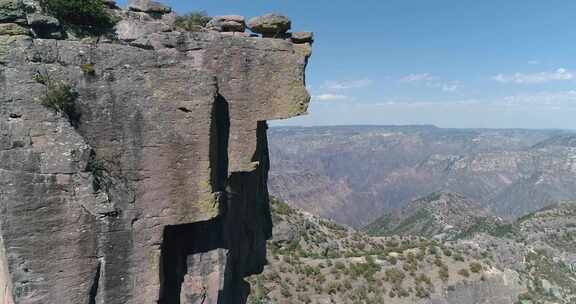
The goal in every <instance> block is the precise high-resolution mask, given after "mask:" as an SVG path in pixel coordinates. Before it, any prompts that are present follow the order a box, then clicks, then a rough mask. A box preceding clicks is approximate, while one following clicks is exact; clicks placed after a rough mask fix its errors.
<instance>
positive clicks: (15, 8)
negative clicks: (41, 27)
mask: <svg viewBox="0 0 576 304" xmlns="http://www.w3.org/2000/svg"><path fill="white" fill-rule="evenodd" d="M25 21H26V12H25V10H24V3H23V2H22V0H0V22H17V23H20V22H25Z"/></svg>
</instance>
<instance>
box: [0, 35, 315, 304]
mask: <svg viewBox="0 0 576 304" xmlns="http://www.w3.org/2000/svg"><path fill="white" fill-rule="evenodd" d="M128 43H129V44H128ZM309 55H310V46H309V44H293V43H291V42H289V41H286V40H280V39H267V38H246V37H236V36H233V35H224V34H222V33H217V32H210V33H181V32H177V31H169V32H164V31H163V32H158V33H151V34H143V35H141V36H139V37H135V38H134V39H132V38H131V39H128V40H127V41H126V42H121V41H120V42H113V43H90V44H87V43H81V42H77V41H67V40H44V39H33V38H31V37H28V36H19V35H16V36H0V236H1V238H0V284H1V285H2V286H0V302H1V303H14V304H32V303H38V304H39V303H43V304H47V303H55V304H56V303H64V304H66V303H70V304H82V303H85V304H99V303H106V304H116V303H117V304H125V303H133V304H141V303H150V304H152V303H162V304H174V303H182V304H188V303H190V304H191V303H244V302H245V299H246V296H247V293H248V291H249V288H248V285H247V283H245V282H244V280H243V279H244V277H246V276H249V275H252V274H255V273H259V272H261V271H262V267H263V265H264V263H265V252H266V248H265V242H266V240H267V239H268V238H269V237H270V236H271V228H272V227H271V220H270V213H269V206H268V191H267V177H268V167H269V160H268V147H267V139H266V128H267V124H266V121H267V120H270V119H282V118H288V117H292V116H296V115H300V114H303V113H304V112H305V111H306V109H307V106H308V102H309V99H310V97H309V95H308V93H307V92H306V89H305V83H304V72H305V67H306V62H307V59H308V57H309ZM46 79H49V80H50V81H58V83H66V84H69V87H70V90H71V91H74V92H75V93H77V96H78V97H77V99H75V101H74V105H73V107H74V111H75V114H76V115H75V116H74V118H75V121H72V123H71V122H70V121H69V120H70V119H67V118H66V115H62V113H56V112H54V111H52V110H50V109H49V108H47V107H45V106H43V105H42V101H43V100H45V98H46V96H47V94H50V90H51V88H50V86H48V85H47V84H46V82H47V80H46ZM68 118H72V117H71V116H70V115H68Z"/></svg>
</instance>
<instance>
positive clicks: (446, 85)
mask: <svg viewBox="0 0 576 304" xmlns="http://www.w3.org/2000/svg"><path fill="white" fill-rule="evenodd" d="M400 82H402V83H423V84H424V85H425V86H427V87H429V88H437V89H440V90H442V91H443V92H456V91H458V89H460V88H461V87H462V84H461V82H460V81H457V80H442V79H440V78H439V77H436V76H434V75H432V74H430V73H418V74H408V75H406V76H403V77H401V78H400Z"/></svg>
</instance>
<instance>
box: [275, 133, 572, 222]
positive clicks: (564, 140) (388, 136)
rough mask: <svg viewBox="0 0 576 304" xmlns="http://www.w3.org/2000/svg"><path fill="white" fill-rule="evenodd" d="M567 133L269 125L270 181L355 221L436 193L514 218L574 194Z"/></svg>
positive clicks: (299, 201)
mask: <svg viewBox="0 0 576 304" xmlns="http://www.w3.org/2000/svg"><path fill="white" fill-rule="evenodd" d="M574 138H576V135H575V134H574V133H569V132H565V131H554V130H550V131H538V130H455V129H440V128H436V127H433V126H406V127H385V126H383V127H372V126H364V127H362V126H357V127H352V126H351V127H314V128H272V129H271V132H270V151H271V155H272V159H271V161H272V167H271V168H272V171H271V178H270V188H271V192H272V193H273V194H274V195H276V196H278V197H281V198H283V199H285V200H286V201H287V202H288V203H289V204H290V205H292V206H295V207H298V208H302V209H304V210H307V211H310V212H312V213H314V214H318V215H321V216H324V217H327V218H331V219H334V220H336V221H337V222H340V223H345V224H348V225H351V226H354V227H358V228H359V227H363V226H365V225H367V224H369V223H371V222H372V221H374V220H375V219H376V218H377V217H378V216H380V215H382V214H384V213H386V212H388V211H392V210H395V209H397V208H400V207H403V206H405V205H406V204H408V203H410V202H411V201H413V200H415V199H417V198H419V197H423V196H426V195H428V194H429V193H433V192H438V191H444V192H455V193H461V194H463V195H465V196H466V197H468V198H469V199H470V200H472V201H475V202H478V203H479V204H481V205H482V206H485V207H486V208H487V209H489V210H490V211H492V212H494V214H496V215H498V216H500V217H503V218H507V219H514V218H518V217H520V216H522V215H525V214H527V213H530V212H533V211H536V210H539V209H541V208H543V207H545V206H547V205H549V204H551V203H554V202H557V201H562V200H574V199H576V174H575V173H576V165H575V162H576V147H574Z"/></svg>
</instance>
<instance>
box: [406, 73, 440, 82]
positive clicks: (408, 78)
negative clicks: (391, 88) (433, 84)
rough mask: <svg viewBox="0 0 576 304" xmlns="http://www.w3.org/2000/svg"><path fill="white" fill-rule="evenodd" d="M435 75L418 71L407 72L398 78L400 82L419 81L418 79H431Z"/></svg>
mask: <svg viewBox="0 0 576 304" xmlns="http://www.w3.org/2000/svg"><path fill="white" fill-rule="evenodd" d="M435 79H436V77H434V76H432V75H430V74H429V73H419V74H408V75H406V76H404V77H402V78H400V82H420V81H432V80H435Z"/></svg>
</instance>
